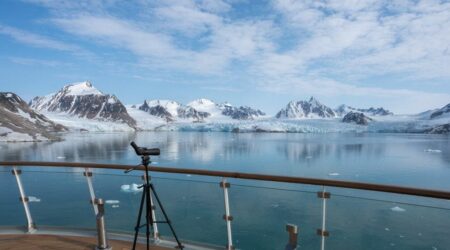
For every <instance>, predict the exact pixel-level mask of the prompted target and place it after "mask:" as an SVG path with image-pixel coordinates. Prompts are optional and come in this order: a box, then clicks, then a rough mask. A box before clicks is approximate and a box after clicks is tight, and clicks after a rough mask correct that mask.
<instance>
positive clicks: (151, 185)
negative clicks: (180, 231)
mask: <svg viewBox="0 0 450 250" xmlns="http://www.w3.org/2000/svg"><path fill="white" fill-rule="evenodd" d="M150 190H152V191H153V195H154V196H155V198H156V201H157V202H158V205H159V207H160V208H161V212H162V213H163V215H164V218H165V220H166V221H167V224H168V225H169V228H170V231H172V234H173V236H174V237H175V240H176V241H177V244H178V248H180V249H183V248H184V247H183V245H181V242H180V240H179V239H178V237H177V234H176V233H175V230H174V229H173V227H172V223H171V222H170V220H169V217H168V216H167V214H166V211H165V210H164V207H163V205H162V204H161V201H160V200H159V197H158V194H157V193H156V191H155V188H154V187H153V184H152V183H150Z"/></svg>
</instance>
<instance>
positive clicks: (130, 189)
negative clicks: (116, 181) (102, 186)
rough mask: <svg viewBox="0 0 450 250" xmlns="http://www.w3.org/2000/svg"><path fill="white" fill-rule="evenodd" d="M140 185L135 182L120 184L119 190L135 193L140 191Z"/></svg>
mask: <svg viewBox="0 0 450 250" xmlns="http://www.w3.org/2000/svg"><path fill="white" fill-rule="evenodd" d="M140 186H141V185H139V184H136V183H132V184H131V185H127V184H125V185H122V186H120V190H122V192H127V193H137V192H142V187H140Z"/></svg>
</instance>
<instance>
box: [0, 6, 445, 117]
mask: <svg viewBox="0 0 450 250" xmlns="http://www.w3.org/2000/svg"><path fill="white" fill-rule="evenodd" d="M0 74H1V76H2V77H1V78H0V87H1V88H0V91H13V92H16V93H17V94H19V95H21V96H22V97H23V98H24V99H30V98H32V97H33V96H35V95H45V94H48V93H51V92H54V91H56V90H58V89H60V88H61V87H62V86H63V85H64V84H66V83H70V82H77V81H84V80H89V81H91V82H92V83H93V84H94V85H95V86H96V87H97V88H98V89H100V90H101V91H103V92H105V93H112V94H116V95H117V96H118V97H119V98H120V99H121V100H122V101H123V102H124V103H140V102H142V101H143V100H144V99H156V98H157V99H174V100H177V101H179V102H182V103H186V102H188V101H190V100H193V99H196V98H201V97H208V98H210V99H213V100H215V101H217V102H224V101H229V102H231V103H233V104H235V105H250V106H253V107H256V108H260V109H262V110H264V111H266V112H267V113H269V114H273V113H275V112H276V111H277V110H279V109H280V108H282V107H283V106H285V105H286V104H287V102H288V101H290V100H303V99H308V98H309V97H310V96H315V97H316V98H317V99H319V100H321V101H322V102H323V103H325V104H327V105H329V106H332V107H335V106H337V105H339V104H342V103H346V104H349V105H352V106H356V107H369V106H377V107H378V106H384V107H386V108H388V109H390V110H392V111H394V112H397V113H414V112H420V111H424V110H426V109H431V108H437V107H440V106H443V105H445V104H447V103H449V102H450V2H449V1H434V0H424V1H418V0H414V1H407V0H399V1H380V0H378V1H372V0H364V1H358V0H316V1H308V0H303V1H293V0H273V1H259V0H258V1H251V0H229V1H226V0H223V1H221V0H217V1H216V0H200V1H189V0H173V1H172V0H148V1H145V0H135V1H118V0H117V1H116V0H104V1H100V0H98V1H95V0H92V1H84V0H78V1H70V0H68V1H64V0H60V1H53V0H25V1H17V0H3V1H0Z"/></svg>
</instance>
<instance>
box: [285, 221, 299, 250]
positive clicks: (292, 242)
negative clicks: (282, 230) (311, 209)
mask: <svg viewBox="0 0 450 250" xmlns="http://www.w3.org/2000/svg"><path fill="white" fill-rule="evenodd" d="M286 231H287V232H288V233H289V241H288V243H287V245H286V248H285V250H295V249H297V236H298V227H297V225H294V224H287V225H286Z"/></svg>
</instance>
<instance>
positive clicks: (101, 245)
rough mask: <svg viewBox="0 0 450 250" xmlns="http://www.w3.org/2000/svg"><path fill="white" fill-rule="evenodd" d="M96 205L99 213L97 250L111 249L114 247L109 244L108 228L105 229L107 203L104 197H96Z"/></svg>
mask: <svg viewBox="0 0 450 250" xmlns="http://www.w3.org/2000/svg"><path fill="white" fill-rule="evenodd" d="M94 203H95V205H96V206H97V208H98V210H97V211H98V213H97V218H96V221H97V238H98V242H97V246H96V248H95V249H96V250H110V249H112V248H111V247H110V246H108V239H107V237H106V229H105V204H104V202H103V199H95V201H94Z"/></svg>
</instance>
